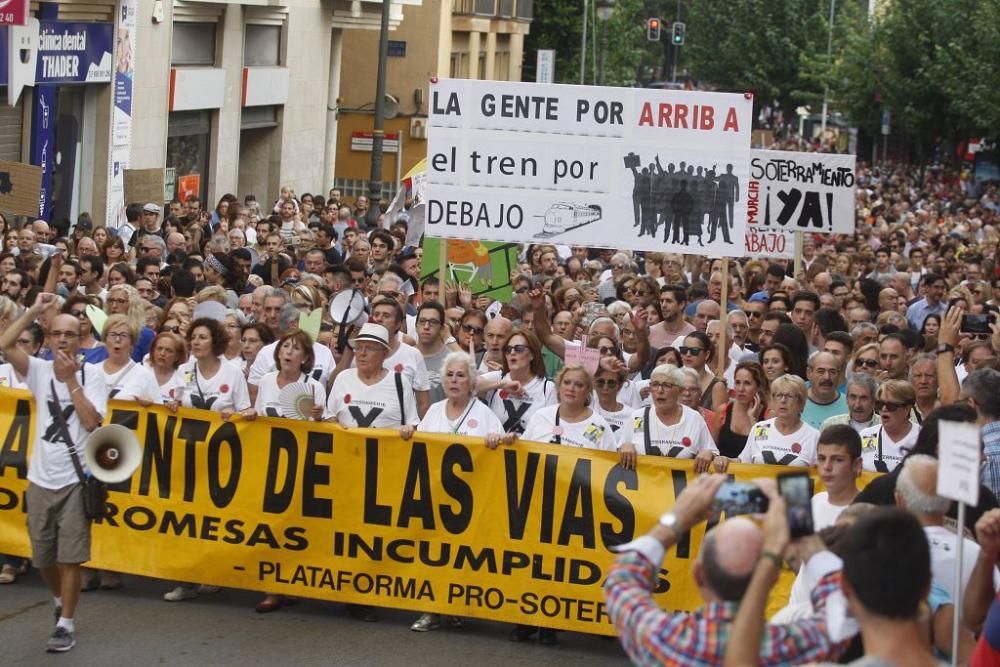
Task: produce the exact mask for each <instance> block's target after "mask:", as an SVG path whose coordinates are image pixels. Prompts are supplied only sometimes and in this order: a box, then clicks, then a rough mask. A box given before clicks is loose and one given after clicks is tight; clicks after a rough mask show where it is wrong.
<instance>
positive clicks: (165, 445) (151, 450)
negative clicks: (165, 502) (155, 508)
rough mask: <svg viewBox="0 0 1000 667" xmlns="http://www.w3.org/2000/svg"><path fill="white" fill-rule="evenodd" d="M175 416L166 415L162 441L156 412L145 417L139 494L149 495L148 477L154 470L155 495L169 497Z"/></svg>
mask: <svg viewBox="0 0 1000 667" xmlns="http://www.w3.org/2000/svg"><path fill="white" fill-rule="evenodd" d="M176 426H177V417H174V416H173V415H170V416H168V417H167V424H166V427H165V428H164V429H163V441H162V442H161V441H160V429H159V424H158V420H157V414H156V413H155V412H150V413H149V414H148V415H147V417H146V442H145V446H144V447H143V448H142V467H141V470H140V473H139V495H140V496H148V495H149V483H150V481H151V480H150V478H151V477H152V475H153V471H154V469H155V471H156V481H157V488H158V491H157V495H159V497H160V498H169V497H170V467H171V464H172V463H173V458H174V428H176Z"/></svg>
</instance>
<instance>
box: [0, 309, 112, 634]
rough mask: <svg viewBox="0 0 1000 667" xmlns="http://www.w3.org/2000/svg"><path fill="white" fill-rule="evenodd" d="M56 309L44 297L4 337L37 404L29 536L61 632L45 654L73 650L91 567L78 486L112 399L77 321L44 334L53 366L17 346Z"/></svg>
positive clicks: (64, 320)
mask: <svg viewBox="0 0 1000 667" xmlns="http://www.w3.org/2000/svg"><path fill="white" fill-rule="evenodd" d="M55 305H56V295H55V294H39V295H38V298H37V299H36V300H35V303H34V304H32V306H31V307H30V308H28V309H27V310H25V311H24V313H23V314H22V315H21V316H20V317H19V318H17V320H16V321H15V322H14V324H13V325H11V326H10V327H9V328H7V329H6V330H5V331H3V332H0V349H3V353H4V356H6V358H7V361H8V362H10V364H11V365H12V366H13V367H14V370H16V371H17V372H18V373H19V374H21V375H23V376H24V377H25V383H26V384H27V385H28V388H29V389H30V390H31V393H32V394H33V395H34V397H35V410H36V412H35V415H36V421H35V424H36V429H35V436H34V437H35V440H34V443H32V446H33V449H32V451H31V461H30V462H29V464H28V491H27V495H26V502H27V508H28V534H29V536H30V537H31V560H32V562H33V563H34V564H35V567H37V568H38V569H39V571H40V572H41V573H42V577H43V578H44V579H45V582H46V583H47V584H48V585H49V588H50V589H51V591H52V596H53V599H54V602H55V615H56V628H55V630H54V631H53V633H52V635H51V636H50V637H49V640H48V643H47V645H46V650H48V651H53V652H63V651H68V650H70V649H71V648H73V646H75V645H76V628H75V627H74V625H73V614H74V612H75V610H76V603H77V601H78V600H79V597H80V571H81V564H82V563H85V562H86V561H88V560H90V521H89V520H88V519H87V518H86V516H85V515H84V511H83V489H82V484H81V475H86V474H89V473H87V472H86V469H85V466H86V462H85V461H84V455H83V452H84V447H85V445H86V442H87V437H88V436H89V435H90V432H91V431H93V430H94V429H96V428H97V427H99V426H100V425H101V422H102V421H103V420H104V413H105V412H106V410H107V402H108V391H107V388H106V387H105V381H104V376H103V375H102V374H101V373H100V371H99V370H96V369H91V370H90V371H89V372H88V371H87V370H85V368H84V366H83V365H82V363H81V362H80V359H79V356H78V353H79V351H80V320H79V318H77V317H74V316H73V315H65V314H62V315H56V316H55V317H54V318H53V319H52V323H51V325H50V328H49V331H48V332H47V337H48V346H49V349H50V350H52V354H53V359H52V360H51V361H45V360H42V359H38V358H36V357H31V356H29V355H28V354H27V353H26V352H25V351H24V350H22V349H20V348H19V347H18V346H17V337H18V335H19V334H20V333H21V332H22V331H24V330H25V329H26V328H27V327H28V325H30V324H31V323H32V322H34V321H36V320H38V319H39V316H40V315H41V314H42V313H43V312H45V311H46V310H48V309H49V308H53V307H55ZM88 326H89V324H88Z"/></svg>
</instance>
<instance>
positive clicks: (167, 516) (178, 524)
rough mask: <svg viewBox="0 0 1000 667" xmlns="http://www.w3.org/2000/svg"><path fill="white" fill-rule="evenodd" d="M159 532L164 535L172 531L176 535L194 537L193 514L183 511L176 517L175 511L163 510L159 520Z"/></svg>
mask: <svg viewBox="0 0 1000 667" xmlns="http://www.w3.org/2000/svg"><path fill="white" fill-rule="evenodd" d="M160 532H161V533H163V534H164V535H166V534H167V533H172V534H173V535H177V536H180V535H184V536H185V537H194V536H195V530H194V514H191V513H190V512H185V513H184V514H182V515H181V516H180V517H178V516H177V513H176V512H174V511H172V510H166V511H164V512H163V520H162V521H161V522H160Z"/></svg>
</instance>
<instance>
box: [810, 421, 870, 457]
mask: <svg viewBox="0 0 1000 667" xmlns="http://www.w3.org/2000/svg"><path fill="white" fill-rule="evenodd" d="M819 444H820V445H840V446H841V447H846V448H847V454H848V455H849V456H850V457H851V460H852V461H854V460H856V459H858V458H861V436H860V435H858V432H857V431H855V430H854V427H853V426H851V425H850V424H834V425H833V426H827V427H826V428H825V429H823V431H822V432H821V433H820V434H819Z"/></svg>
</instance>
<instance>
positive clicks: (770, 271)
mask: <svg viewBox="0 0 1000 667" xmlns="http://www.w3.org/2000/svg"><path fill="white" fill-rule="evenodd" d="M766 275H769V276H774V277H775V278H781V279H782V280H784V279H785V269H784V268H782V267H781V265H779V264H769V265H768V267H767V273H766Z"/></svg>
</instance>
